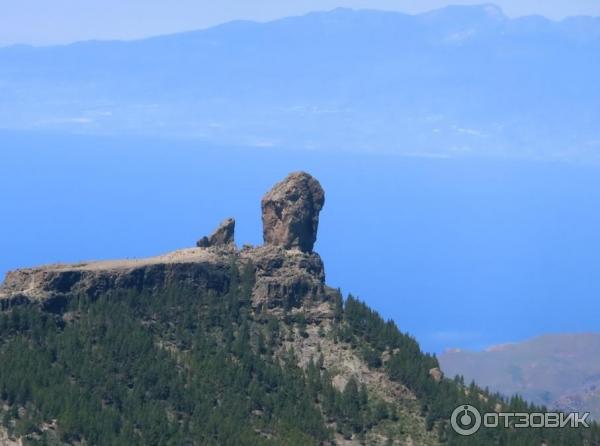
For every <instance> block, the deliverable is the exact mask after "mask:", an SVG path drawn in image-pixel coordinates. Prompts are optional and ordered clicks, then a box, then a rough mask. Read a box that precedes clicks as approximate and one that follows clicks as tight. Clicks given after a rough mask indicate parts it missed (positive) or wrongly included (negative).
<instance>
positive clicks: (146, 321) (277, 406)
mask: <svg viewBox="0 0 600 446" xmlns="http://www.w3.org/2000/svg"><path fill="white" fill-rule="evenodd" d="M323 202H324V194H323V191H322V189H321V187H320V185H319V183H318V182H317V181H316V180H315V179H314V178H312V177H311V176H310V175H308V174H305V173H294V174H291V175H290V176H288V177H287V178H286V180H284V181H283V182H281V183H278V184H277V185H276V186H275V187H274V188H273V189H272V190H271V191H270V192H269V193H268V194H267V195H265V198H264V199H263V201H262V208H263V224H264V238H265V241H266V243H265V245H263V246H259V247H250V246H245V247H243V248H242V249H237V248H236V247H235V245H234V242H233V227H234V224H235V223H234V222H233V220H227V221H226V222H224V224H223V225H222V226H221V227H220V228H219V229H218V230H217V231H216V233H215V234H213V236H210V237H206V238H202V239H201V241H199V242H198V244H199V245H201V246H200V247H197V248H188V249H184V250H180V251H176V252H173V253H170V254H166V255H163V256H158V257H154V258H149V259H139V260H134V261H130V260H120V261H105V262H91V263H80V264H72V265H63V264H61V265H48V266H43V267H38V268H31V269H23V270H17V271H13V272H11V273H9V274H8V275H7V277H6V280H5V282H4V284H3V286H2V288H1V289H0V304H1V305H0V308H1V312H0V364H2V368H1V369H0V399H1V400H2V401H1V402H2V406H0V407H1V409H2V418H1V420H2V430H3V432H5V433H7V435H9V436H10V437H11V438H13V439H14V440H15V441H16V440H21V441H24V442H25V443H27V444H98V445H105V444H106V445H121V444H122V445H131V444H139V445H171V444H172V445H244V444H247V445H269V444H274V445H275V444H276V445H313V444H315V445H316V444H323V445H326V444H340V445H343V444H347V445H358V444H368V445H378V444H386V445H389V444H396V445H400V444H406V445H409V444H412V445H435V444H441V443H444V444H450V445H451V444H468V445H489V444H527V445H531V444H547V445H594V444H598V442H599V439H600V432H599V430H598V427H597V426H596V425H594V426H593V427H592V428H590V429H582V430H575V429H569V428H567V429H560V430H558V429H530V430H523V429H501V428H497V429H483V430H481V431H480V432H478V433H477V435H475V436H472V437H460V436H458V435H457V434H455V433H453V431H452V430H451V429H450V427H449V423H448V420H449V416H450V413H451V412H452V411H453V410H454V408H456V407H457V406H458V405H459V404H472V405H474V406H476V407H478V408H480V409H481V410H482V411H493V410H499V409H501V408H506V410H508V411H527V410H535V409H536V408H535V407H533V406H530V405H527V404H526V403H524V402H523V401H522V400H521V399H519V398H512V399H510V400H506V399H503V398H502V397H500V396H499V395H491V394H489V393H488V392H486V391H484V390H482V389H480V388H478V387H477V386H475V384H472V385H470V386H465V385H464V383H463V382H462V381H461V379H459V378H457V379H455V380H448V379H446V378H444V377H443V376H442V374H441V373H440V371H439V368H438V362H437V359H436V358H435V357H433V356H431V355H428V354H424V353H422V352H421V351H420V349H419V346H418V344H417V342H416V341H415V340H414V339H413V338H411V337H410V336H408V335H406V334H403V333H401V332H400V331H399V330H398V328H397V327H396V326H395V324H394V323H393V322H391V321H388V322H386V321H384V320H383V319H382V318H381V317H380V316H379V315H378V314H377V313H375V312H373V311H372V310H370V309H369V308H368V307H367V306H366V305H365V304H364V303H361V302H360V301H358V300H356V299H355V298H353V297H352V296H348V298H347V299H346V300H345V302H344V301H343V299H342V297H341V295H340V293H339V292H338V291H337V290H335V289H332V288H330V287H328V286H327V285H325V275H324V268H323V264H322V262H321V259H320V257H319V256H318V254H316V253H314V252H313V251H312V247H313V243H314V241H315V238H316V231H317V227H318V217H319V211H320V209H321V207H322V206H323ZM5 436H6V435H5Z"/></svg>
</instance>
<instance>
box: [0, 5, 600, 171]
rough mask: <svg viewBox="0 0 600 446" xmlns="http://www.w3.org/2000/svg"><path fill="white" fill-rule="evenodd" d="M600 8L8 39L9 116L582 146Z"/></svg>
mask: <svg viewBox="0 0 600 446" xmlns="http://www.w3.org/2000/svg"><path fill="white" fill-rule="evenodd" d="M598 54H600V18H592V17H574V18H569V19H565V20H562V21H559V22H555V21H550V20H547V19H545V18H543V17H539V16H531V17H522V18H517V19H509V18H507V17H506V16H504V15H503V13H502V11H501V10H500V9H499V8H498V7H496V6H493V5H481V6H460V7H459V6H453V7H447V8H444V9H440V10H436V11H432V12H429V13H425V14H420V15H414V16H412V15H405V14H401V13H396V12H380V11H370V10H359V11H355V10H349V9H336V10H333V11H330V12H318V13H311V14H307V15H305V16H301V17H291V18H286V19H282V20H277V21H273V22H269V23H264V24H259V23H253V22H245V21H236V22H231V23H228V24H225V25H221V26H217V27H214V28H210V29H207V30H202V31H194V32H188V33H181V34H175V35H169V36H163V37H156V38H150V39H145V40H139V41H131V42H98V41H89V42H82V43H76V44H72V45H66V46H54V47H41V48H34V47H29V46H13V47H7V48H2V49H0V128H5V129H25V130H30V129H44V130H48V129H50V130H59V131H68V132H76V133H82V132H83V133H98V134H106V133H111V134H115V133H116V134H144V135H157V136H184V137H192V138H198V139H199V140H202V141H206V142H210V143H223V144H239V145H249V146H281V147H293V148H311V149H319V148H328V149H340V148H344V149H351V150H364V151H388V152H399V153H404V154H415V155H428V156H457V155H465V154H475V155H483V156H486V155H502V156H504V155H508V156H516V157H534V158H544V159H547V158H574V157H575V158H581V157H583V158H589V157H593V156H595V155H594V152H596V151H597V149H599V148H600V135H599V131H598V125H597V117H598V104H599V103H600V87H599V86H598V82H597V79H599V78H600V58H599V57H597V55H598Z"/></svg>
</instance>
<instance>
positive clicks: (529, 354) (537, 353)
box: [439, 333, 600, 419]
mask: <svg viewBox="0 0 600 446" xmlns="http://www.w3.org/2000/svg"><path fill="white" fill-rule="evenodd" d="M439 359H440V363H441V365H442V369H443V370H444V371H445V372H446V373H448V374H450V375H452V376H454V375H455V374H460V375H463V376H464V377H465V379H468V380H471V379H474V380H475V381H477V382H478V383H479V384H480V385H483V386H488V387H489V388H490V389H492V390H494V391H502V392H506V393H519V394H520V395H522V396H523V397H524V398H525V399H527V400H529V401H533V402H534V403H536V404H543V405H546V406H548V407H558V408H559V409H561V410H565V411H581V412H592V415H593V416H594V417H595V418H596V419H597V418H599V417H600V394H599V392H598V387H599V386H600V334H597V333H582V334H555V335H545V336H540V337H538V338H535V339H531V340H529V341H525V342H520V343H514V344H505V345H501V346H497V347H493V348H490V349H488V350H486V351H482V352H469V351H461V350H452V351H447V352H445V353H444V354H442V355H441V356H440V358H439Z"/></svg>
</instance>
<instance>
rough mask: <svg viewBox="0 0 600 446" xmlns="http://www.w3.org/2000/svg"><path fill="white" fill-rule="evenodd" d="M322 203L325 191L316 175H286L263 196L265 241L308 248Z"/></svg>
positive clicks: (289, 247) (315, 229) (313, 241)
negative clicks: (314, 176) (315, 177)
mask: <svg viewBox="0 0 600 446" xmlns="http://www.w3.org/2000/svg"><path fill="white" fill-rule="evenodd" d="M324 203H325V193H324V192H323V188H322V187H321V185H320V184H319V182H318V181H317V180H316V179H314V178H313V177H312V176H310V175H309V174H307V173H306V172H294V173H291V174H290V175H288V176H287V177H286V178H285V179H284V180H283V181H282V182H280V183H277V184H276V185H275V186H274V187H273V189H271V190H270V191H269V192H267V194H266V195H265V196H264V197H263V199H262V202H261V205H262V221H263V237H264V240H265V244H268V245H275V246H281V247H283V248H284V249H293V248H296V249H299V250H300V251H304V252H311V251H312V249H313V246H314V244H315V241H316V239H317V228H318V226H319V212H321V209H323V204H324Z"/></svg>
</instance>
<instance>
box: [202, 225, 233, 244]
mask: <svg viewBox="0 0 600 446" xmlns="http://www.w3.org/2000/svg"><path fill="white" fill-rule="evenodd" d="M234 233H235V220H234V219H233V218H228V219H227V220H225V221H223V222H221V224H220V225H219V227H218V228H217V229H216V230H215V232H213V233H212V234H211V235H210V236H208V237H207V236H204V237H202V238H201V239H200V240H198V241H197V242H196V246H197V247H199V248H210V247H211V246H227V245H233V243H234Z"/></svg>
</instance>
